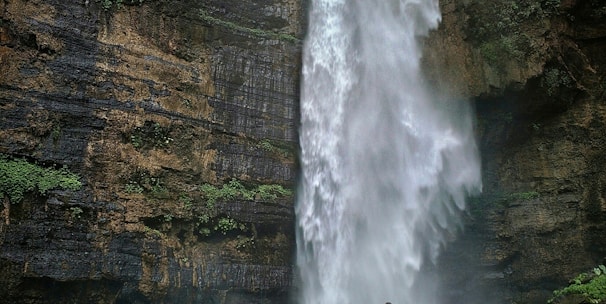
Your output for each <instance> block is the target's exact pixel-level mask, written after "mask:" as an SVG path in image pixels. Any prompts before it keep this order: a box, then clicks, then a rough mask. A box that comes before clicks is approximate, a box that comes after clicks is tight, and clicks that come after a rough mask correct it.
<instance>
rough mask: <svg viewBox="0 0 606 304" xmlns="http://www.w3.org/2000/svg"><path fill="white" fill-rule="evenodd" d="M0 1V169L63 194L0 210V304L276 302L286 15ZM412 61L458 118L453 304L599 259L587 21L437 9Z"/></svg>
mask: <svg viewBox="0 0 606 304" xmlns="http://www.w3.org/2000/svg"><path fill="white" fill-rule="evenodd" d="M116 2H117V1H110V0H100V1H58V0H49V1H41V0H29V1H26V0H15V1H2V2H0V67H1V68H0V110H1V114H0V153H2V154H3V155H8V156H11V157H14V158H17V159H20V158H25V159H26V160H27V161H29V162H30V163H37V164H38V165H40V166H43V167H50V166H53V165H56V166H62V165H66V166H68V168H69V169H70V170H71V171H73V172H76V173H78V174H79V175H80V176H81V181H82V182H83V187H82V188H81V190H79V191H64V190H54V191H50V192H49V193H46V194H45V195H41V194H39V193H36V192H35V191H30V192H28V193H27V195H26V196H25V198H24V199H23V200H22V201H21V202H9V200H8V197H3V198H2V199H3V204H2V209H1V214H2V216H3V220H2V221H1V223H0V284H2V286H4V287H3V288H0V297H2V298H3V299H6V301H8V302H14V303H58V302H67V301H76V302H96V303H114V302H117V303H147V302H154V303H162V302H165V303H175V302H177V303H190V302H198V303H285V302H287V298H288V290H290V288H291V287H292V286H291V285H292V281H293V272H292V265H291V263H292V254H293V251H294V250H293V249H294V248H293V246H294V237H293V226H294V225H293V221H294V219H293V212H292V201H293V199H292V192H289V191H288V189H289V188H293V185H294V182H295V175H296V163H295V159H296V155H295V154H296V146H297V143H296V141H297V136H296V121H297V118H298V117H297V116H298V115H297V107H298V103H297V101H298V100H297V99H298V91H297V88H298V75H299V60H300V59H299V57H300V40H299V39H300V38H301V37H302V30H303V24H302V23H303V20H304V10H303V8H304V7H305V5H306V4H305V1H298V0H263V1H254V2H250V1H232V0H222V1H219V0H209V1H203V2H200V1H189V0H187V1H166V0H164V1H162V0H156V1H151V0H144V1H124V4H123V5H122V6H121V7H118V5H117V4H116ZM441 6H442V11H443V22H442V25H441V26H440V28H439V29H438V30H437V31H435V32H433V33H432V36H431V37H430V39H428V40H427V47H426V56H425V64H426V66H427V69H426V70H427V71H428V75H427V76H428V80H429V81H430V82H431V84H432V85H433V86H434V87H435V88H437V90H436V91H437V92H438V93H437V94H443V95H447V96H450V98H465V99H471V100H472V101H473V102H474V103H475V105H476V110H477V114H478V130H477V133H478V138H479V140H480V141H479V142H480V149H481V151H482V158H483V171H484V193H483V195H482V196H481V197H479V198H477V199H474V200H473V201H472V202H471V204H470V212H469V215H468V217H467V225H466V227H465V229H464V231H463V233H462V235H461V237H460V238H459V240H457V241H456V242H455V243H453V244H451V245H450V246H449V247H448V248H447V251H446V252H445V254H444V255H443V258H442V260H441V261H440V263H439V265H438V266H439V271H440V272H441V273H442V274H445V276H444V278H445V281H444V288H443V290H444V298H445V299H446V300H447V301H450V302H453V303H512V302H516V303H535V302H537V303H538V302H543V301H544V300H545V299H546V298H548V297H549V295H550V291H551V290H553V289H555V288H558V287H560V286H561V285H563V284H565V283H566V280H567V278H570V277H573V276H574V275H575V274H576V273H579V272H581V271H585V270H586V269H588V268H590V267H593V266H594V265H596V264H599V263H601V262H602V259H603V258H604V256H606V240H605V239H604V238H603V237H602V236H603V235H604V233H605V232H606V231H605V230H606V225H605V223H606V199H605V197H606V174H605V171H606V166H605V165H604V164H605V163H606V162H605V160H606V156H605V155H606V151H604V149H605V147H606V145H605V144H606V138H605V134H606V124H605V121H606V105H605V103H604V100H605V99H606V92H605V88H606V86H605V85H604V84H605V76H606V59H604V56H603V50H604V49H606V5H605V4H603V1H598V0H584V1H583V0H562V1H556V0H543V1H534V2H524V1H521V0H507V1H496V0H485V1H475V0H468V1H454V0H442V1H441Z"/></svg>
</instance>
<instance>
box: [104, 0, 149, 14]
mask: <svg viewBox="0 0 606 304" xmlns="http://www.w3.org/2000/svg"><path fill="white" fill-rule="evenodd" d="M95 2H97V3H100V4H101V7H102V8H103V9H104V10H106V11H108V10H110V9H112V8H116V9H119V8H121V7H122V5H123V4H142V3H143V0H127V1H126V2H125V1H124V0H95Z"/></svg>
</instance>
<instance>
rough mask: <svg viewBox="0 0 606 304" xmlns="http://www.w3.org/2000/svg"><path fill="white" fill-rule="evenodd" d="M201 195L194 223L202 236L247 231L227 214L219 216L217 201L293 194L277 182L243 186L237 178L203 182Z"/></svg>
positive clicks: (184, 198)
mask: <svg viewBox="0 0 606 304" xmlns="http://www.w3.org/2000/svg"><path fill="white" fill-rule="evenodd" d="M199 190H200V192H201V193H202V197H203V198H204V199H205V200H206V205H205V206H204V207H203V208H202V210H201V211H200V210H198V212H201V213H200V215H199V216H198V221H197V223H196V225H197V227H198V232H199V233H200V235H202V236H205V237H207V236H210V235H211V234H212V232H213V231H216V232H220V233H222V234H223V235H226V234H227V233H229V232H232V231H247V228H246V225H244V224H243V223H239V222H238V221H236V220H234V219H232V218H230V217H229V216H220V215H219V214H218V212H217V209H216V203H217V202H218V201H226V200H234V199H241V200H248V201H252V200H257V199H258V200H263V201H275V200H276V199H279V198H285V197H290V196H292V195H293V192H292V190H290V189H285V188H284V187H282V186H281V185H277V184H265V185H258V186H256V187H253V188H247V187H245V186H244V185H243V184H242V183H241V182H240V181H238V180H237V179H232V180H230V181H229V182H228V183H225V184H223V186H221V187H220V188H219V187H216V186H214V185H211V184H203V185H201V186H200V187H199ZM182 197H183V201H184V202H187V201H188V200H187V199H186V196H182ZM180 200H181V198H180Z"/></svg>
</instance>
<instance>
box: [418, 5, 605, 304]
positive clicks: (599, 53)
mask: <svg viewBox="0 0 606 304" xmlns="http://www.w3.org/2000/svg"><path fill="white" fill-rule="evenodd" d="M441 5H442V10H443V23H442V25H441V27H440V29H439V30H438V31H436V32H434V33H433V34H432V36H431V37H430V39H429V40H428V41H427V49H426V50H427V56H426V57H425V64H426V65H427V67H428V69H427V70H428V71H429V72H428V79H429V81H430V82H431V83H432V84H434V85H435V86H436V87H437V88H440V90H441V91H442V94H444V95H448V96H454V97H455V98H468V99H471V100H472V101H473V102H474V103H475V105H476V110H477V115H478V122H477V123H478V128H477V134H478V138H479V144H480V150H481V153H482V159H483V164H482V165H483V179H484V191H483V194H482V196H481V197H479V198H476V199H474V200H472V202H471V204H470V212H469V214H468V216H467V217H468V220H467V225H466V227H465V229H464V231H463V233H462V237H461V238H460V239H459V240H458V241H456V242H455V243H454V244H451V246H450V247H448V248H447V251H446V252H445V254H444V256H443V258H442V261H440V263H439V265H438V266H439V270H440V271H443V272H445V273H450V275H447V276H446V277H445V282H444V284H445V288H444V297H445V298H446V299H447V301H446V302H447V303H545V302H546V300H547V299H548V298H550V297H551V291H552V290H554V289H557V288H560V287H563V286H565V285H567V280H568V279H570V278H572V277H574V276H575V275H576V274H578V273H581V272H584V271H587V270H589V269H591V268H592V267H594V266H596V265H598V264H601V263H603V259H604V257H606V238H604V235H606V234H605V233H606V199H605V198H606V167H605V166H604V163H605V162H604V160H605V157H606V150H605V149H606V146H605V144H606V124H605V122H606V104H605V100H606V91H605V90H606V85H605V84H606V78H605V77H606V60H605V57H604V50H605V49H606V4H605V3H604V2H603V1H591V0H588V1H582V0H579V1H575V0H563V1H549V0H547V1H530V2H529V1H517V0H508V1H448V0H447V1H441Z"/></svg>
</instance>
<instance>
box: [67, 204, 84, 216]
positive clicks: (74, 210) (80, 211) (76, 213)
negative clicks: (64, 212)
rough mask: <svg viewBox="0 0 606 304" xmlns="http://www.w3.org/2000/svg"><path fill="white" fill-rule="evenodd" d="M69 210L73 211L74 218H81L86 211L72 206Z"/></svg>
mask: <svg viewBox="0 0 606 304" xmlns="http://www.w3.org/2000/svg"><path fill="white" fill-rule="evenodd" d="M69 210H70V211H71V216H72V218H73V219H79V218H80V217H81V215H82V213H83V212H84V211H82V208H80V207H71V208H69Z"/></svg>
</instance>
